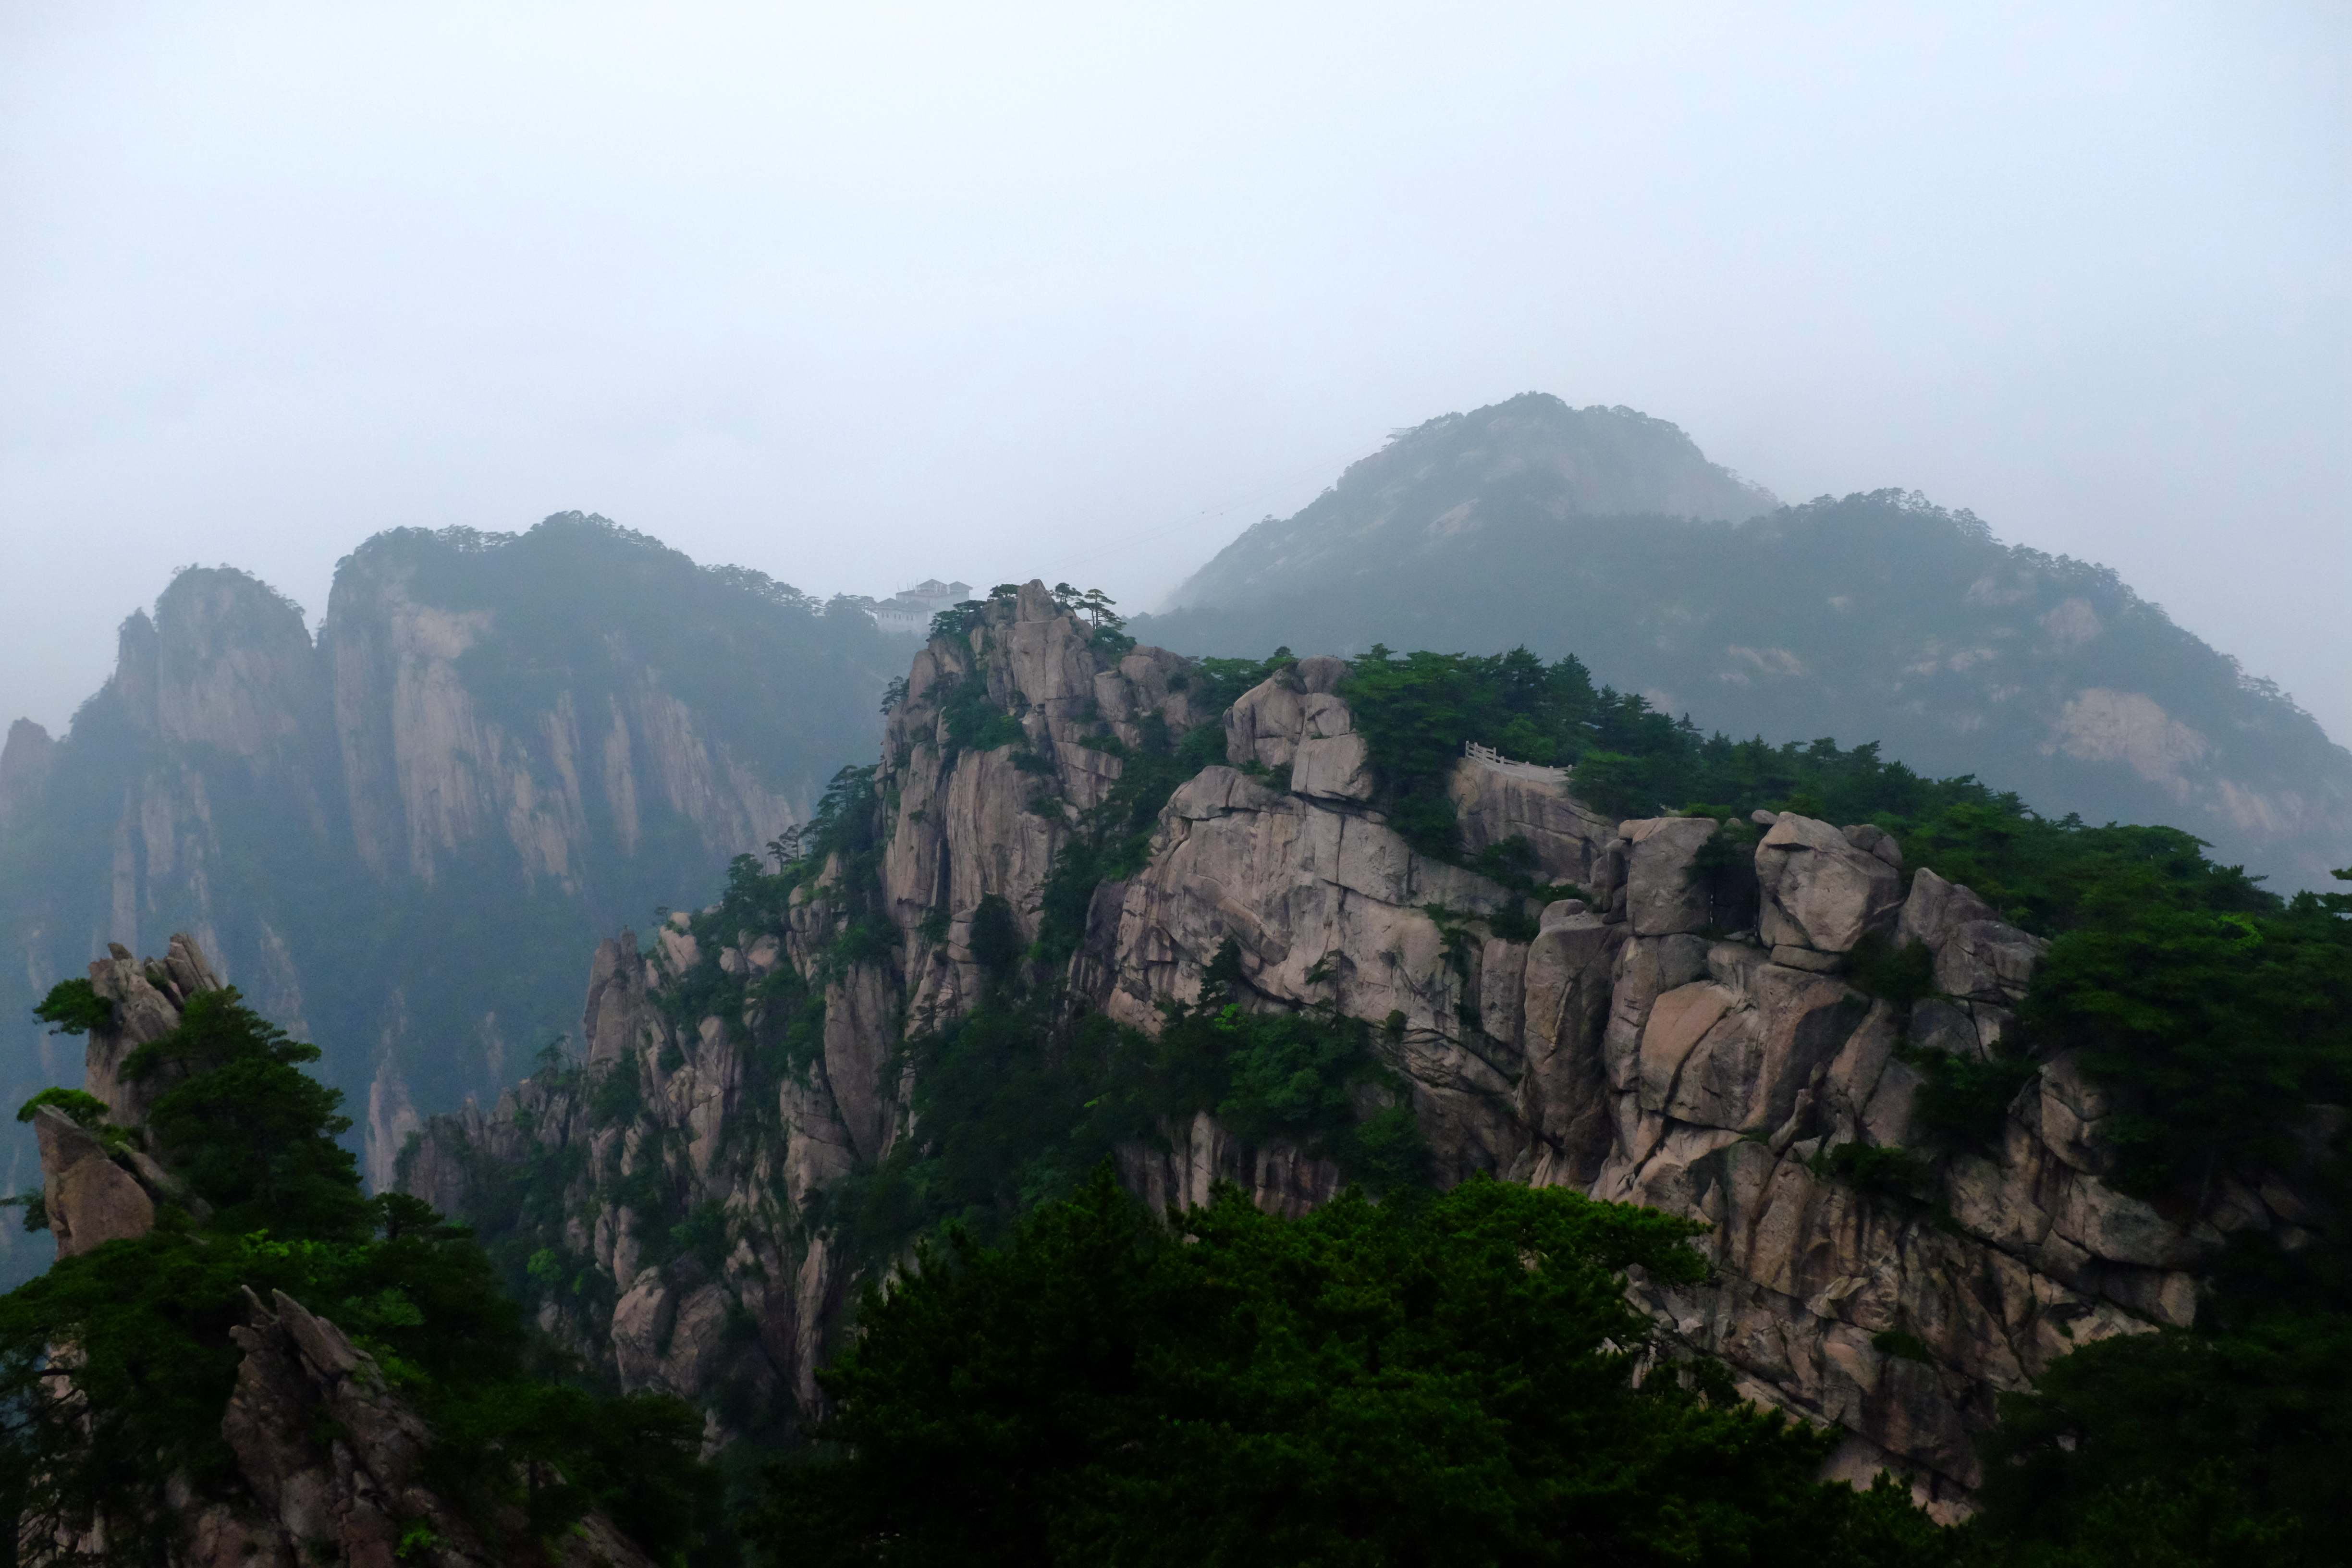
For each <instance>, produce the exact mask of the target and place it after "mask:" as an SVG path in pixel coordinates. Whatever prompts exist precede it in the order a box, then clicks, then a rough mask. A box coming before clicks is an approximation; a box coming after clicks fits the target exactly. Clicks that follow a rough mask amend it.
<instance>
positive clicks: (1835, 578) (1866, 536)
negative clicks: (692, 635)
mask: <svg viewBox="0 0 2352 1568" xmlns="http://www.w3.org/2000/svg"><path fill="white" fill-rule="evenodd" d="M1135 630H1136V631H1137V632H1138V633H1139V635H1141V636H1142V637H1145V638H1147V639H1148V640H1150V641H1153V642H1157V643H1160V644H1164V645H1165V646H1167V647H1172V648H1176V649H1180V650H1182V651H1186V652H1196V653H1213V654H1244V653H1249V654H1256V653H1263V652H1265V651H1267V650H1269V649H1271V648H1273V647H1276V646H1278V645H1282V646H1287V647H1292V648H1295V649H1297V650H1298V651H1299V652H1301V653H1338V654H1342V655H1345V654H1353V653H1357V652H1360V651H1362V650H1363V649H1365V648H1367V647H1370V646H1371V645H1372V644H1374V643H1385V644H1388V645H1390V646H1391V647H1427V648H1453V649H1461V650H1464V651H1467V652H1474V653H1475V652H1495V651H1500V650H1502V649H1506V648H1509V647H1513V646H1515V645H1519V644H1524V645H1526V646H1527V647H1530V648H1532V649H1534V650H1536V651H1537V652H1538V653H1541V654H1543V655H1545V656H1547V657H1557V656H1559V655H1563V654H1570V653H1572V654H1575V655H1577V656H1578V657H1579V658H1582V659H1583V660H1584V661H1585V662H1586V663H1587V664H1588V665H1589V666H1591V669H1592V671H1593V674H1594V676H1595V677H1596V678H1597V679H1601V680H1604V681H1607V682H1610V683H1612V684H1613V685H1615V686H1617V687H1619V688H1620V689H1624V690H1629V691H1634V692H1639V693H1641V694H1643V696H1645V697H1647V698H1648V699H1649V700H1650V701H1651V702H1652V703H1653V705H1654V706H1655V707H1657V708H1659V709H1662V710H1666V711H1668V712H1672V713H1675V714H1677V715H1681V714H1685V713H1686V714H1688V715H1689V716H1690V717H1691V719H1692V720H1693V721H1696V723H1698V724H1699V725H1700V726H1701V727H1703V728H1706V729H1709V730H1716V729H1720V730H1724V731H1729V732H1730V733H1733V734H1735V735H1742V736H1745V735H1752V734H1761V735H1763V736H1766V737H1768V738H1769V739H1771V740H1774V741H1781V740H1787V739H1790V738H1810V737H1813V736H1822V735H1833V736H1835V737H1837V738H1838V739H1840V740H1842V741H1845V742H1859V741H1877V742H1881V743H1882V745H1883V748H1884V751H1885V755H1887V756H1888V757H1890V758H1896V759H1900V760H1901V761H1903V762H1906V763H1909V764H1910V765H1911V766H1913V767H1914V768H1916V769H1917V770H1919V771H1920V772H1922V773H1929V774H1950V773H1975V774H1977V775H1978V776H1979V777H1980V778H1982V779H1984V780H1985V781H1986V782H1987V783H1989V784H1992V785H1994V786H1995V787H1997V788H2000V789H2005V790H2014V791H2017V792H2018V793H2020V794H2021V795H2023V796H2024V797H2025V798H2026V799H2027V800H2028V801H2031V802H2032V803H2033V804H2034V805H2036V806H2037V807H2038V808H2040V809H2042V810H2043V811H2045V812H2052V813H2057V814H2063V813H2067V812H2076V813H2079V814H2081V815H2082V816H2084V818H2086V819H2088V820H2091V821H2094V822H2105V821H2110V820H2116V821H2137V822H2160V823H2165V824H2168V825H2171V826H2179V827H2181V828H2184V829H2186V830H2188V831H2189V832H2191V833H2194V834H2196V835H2197V836H2198V837H2200V838H2204V839H2206V840H2208V841H2210V843H2212V844H2213V845H2214V846H2215V847H2216V849H2217V852H2218V853H2219V854H2220V855H2221V857H2222V858H2225V859H2228V860H2231V861H2238V862H2242V863H2243V864H2245V865H2246V866H2247V867H2248V868H2250V869H2252V870H2254V871H2257V872H2260V873H2263V874H2265V875H2267V876H2268V877H2269V878H2270V879H2271V880H2272V884H2273V886H2275V887H2278V888H2281V889H2293V888H2298V887H2315V886H2319V885H2322V884H2324V883H2325V882H2326V873H2327V871H2328V869H2329V868H2334V867H2338V866H2342V865H2345V864H2346V863H2347V861H2352V752H2346V751H2345V749H2344V748H2343V747H2342V746H2339V745H2336V744H2335V743H2334V742H2331V741H2330V740H2329V739H2328V738H2327V736H2326V733H2325V731H2322V730H2321V729H2320V727H2319V725H2318V723H2317V722H2316V721H2314V720H2313V719H2312V718H2311V716H2310V715H2309V714H2307V713H2305V712H2304V711H2303V710H2301V709H2299V708H2297V707H2296V706H2295V705H2294V702H2293V701H2292V700H2290V699H2289V698H2288V697H2287V696H2286V695H2285V694H2284V693H2283V692H2281V691H2280V690H2279V689H2277V688H2276V687H2275V686H2273V685H2272V684H2270V683H2268V682H2266V681H2263V680H2261V679H2255V678H2253V677H2252V676H2250V675H2249V674H2248V673H2247V672H2246V671H2244V670H2242V668H2240V667H2239V666H2238V664H2237V662H2236V661H2235V660H2234V659H2232V658H2229V657H2228V656H2226V655H2225V654H2222V653H2221V652H2219V651H2217V650H2215V649H2214V648H2212V647H2208V646H2207V645H2206V644H2205V643H2204V642H2202V641H2201V640H2200V639H2199V638H2197V637H2194V636H2192V635H2191V634H2189V632H2187V631H2184V630H2182V629H2181V628H2180V627H2179V626H2175V625H2174V624H2173V623H2172V622H2171V620H2170V619H2169V618H2168V617H2167V616H2166V615H2165V614H2164V612H2163V611H2162V610H2161V609H2160V608H2158V606H2156V605H2152V604H2149V603H2148V602H2147V601H2146V600H2144V599H2142V598H2140V597H2139V596H2138V595H2136V594H2135V593H2133V592H2132V590H2131V589H2130V587H2128V586H2127V585H2126V584H2124V583H2123V582H2122V581H2121V580H2120V579H2119V578H2118V577H2117V576H2116V574H2115V573H2113V572H2112V571H2110V570H2107V569H2106V568H2104V567H2100V566H2095V565H2089V564H2085V563H2082V562H2078V561H2074V560H2070V559H2067V558H2064V557H2053V556H2050V555H2046V554H2043V553H2042V552H2038V551H2034V550H2032V549H2028V548H2025V547H2022V546H2014V545H2004V544H2002V543H2000V542H1999V541H1997V540H1996V539H1995V538H1994V537H1993V535H1992V533H1991V531H1990V529H1989V528H1988V527H1987V526H1986V525H1985V524H1984V523H1983V522H1981V521H1979V520H1978V519H1977V518H1975V517H1974V516H1972V515H1970V514H1969V513H1968V512H1966V511H1947V510H1943V509H1941V508H1938V507H1936V506H1933V505H1930V504H1928V503H1927V501H1926V500H1923V499H1921V498H1920V497H1918V496H1916V495H1914V494H1907V493H1904V492H1899V491H1893V490H1885V491H1879V492H1875V493H1873V494H1869V495H1854V496H1848V497H1846V498H1844V499H1843V500H1832V499H1830V498H1827V497H1824V498H1822V499H1821V500H1814V501H1811V502H1808V503H1806V504H1803V505H1800V506H1787V507H1783V506H1779V505H1777V504H1776V503H1775V502H1774V501H1773V500H1772V498H1771V497H1770V496H1769V495H1768V494H1766V493H1765V492H1763V491H1761V490H1759V489H1755V488H1753V487H1751V486H1748V485H1746V484H1745V483H1744V482H1743V481H1741V480H1739V479H1738V478H1737V477H1736V476H1735V475H1733V474H1731V473H1730V472H1729V471H1728V470H1726V469H1723V468H1717V467H1716V466H1715V465H1713V464H1710V463H1708V462H1707V461H1706V458H1704V457H1703V456H1702V455H1701V454H1700V452H1699V450H1698V448H1697V447H1696V446H1694V445H1693V444H1692V443H1691V442H1690V440H1689V439H1688V437H1685V436H1684V435H1683V434H1682V432H1681V431H1679V430H1677V429H1676V428H1675V427H1674V426H1671V425H1667V424H1665V423H1664V422H1662V421H1659V420H1655V419H1652V418H1648V417H1646V416H1643V415H1640V414H1636V413H1634V412H1633V411H1632V410H1629V409H1622V408H1609V409H1603V408H1585V409H1573V408H1570V407H1569V406H1568V405H1565V404H1563V403H1561V402H1560V401H1559V399H1557V398H1553V397H1549V396H1546V395H1540V394H1534V393H1530V394H1527V395H1522V396H1519V397H1515V398H1512V399H1510V400H1509V401H1507V402H1505V403H1499V404H1496V405H1492V406H1490V407H1486V408H1482V409H1479V410H1476V411H1475V412H1474V413H1470V414H1466V415H1463V414H1455V415H1448V416H1445V417H1444V418H1441V419H1434V420H1432V421H1430V422H1429V423H1427V424H1425V425H1423V426H1418V427H1417V428H1414V429H1412V430H1410V431H1407V432H1404V433H1402V434H1401V435H1399V436H1398V437H1396V438H1395V439H1393V440H1392V441H1391V442H1390V443H1389V445H1388V446H1387V447H1383V448H1382V449H1381V451H1380V452H1379V453H1377V454H1375V455H1374V456H1372V457H1370V458H1365V459H1363V460H1362V461H1360V462H1358V463H1356V464H1355V465H1353V466H1352V467H1350V468H1349V469H1348V470H1347V472H1346V473H1345V474H1344V475H1342V476H1341V478H1340V479H1339V483H1338V484H1337V485H1335V486H1333V487H1332V488H1331V489H1329V490H1327V491H1326V492H1324V494H1323V495H1322V496H1321V497H1319V498H1318V500H1315V501H1314V502H1313V503H1312V504H1310V505H1308V506H1307V507H1306V508H1305V509H1304V510H1301V511H1299V512H1298V513H1297V515H1296V516H1294V517H1291V518H1288V519H1286V520H1280V521H1276V520H1273V519H1269V520H1267V521H1265V522H1261V523H1259V524H1258V525H1257V526H1255V528H1252V529H1251V530H1250V531H1247V532H1246V533H1244V534H1243V535H1242V537H1241V538H1239V539H1237V540H1235V541H1234V542H1233V543H1232V544H1230V545H1228V546H1227V547H1226V548H1225V549H1224V550H1223V552H1220V553H1219V554H1218V555H1217V556H1216V557H1215V558H1214V559H1213V560H1212V561H1211V562H1210V563H1208V564H1207V565H1206V566H1204V567H1203V568H1202V570H1201V571H1200V572H1199V573H1198V574H1195V575H1194V576H1193V577H1192V579H1191V580H1190V581H1189V582H1187V583H1186V584H1184V585H1183V586H1182V587H1181V588H1180V589H1179V590H1177V592H1176V593H1175V594H1174V595H1172V596H1171V601H1170V607H1169V608H1168V609H1167V610H1166V611H1164V612H1163V613H1161V614H1160V615H1156V616H1146V617H1139V618H1138V620H1137V623H1136V626H1135ZM1664 804H1666V805H1679V804H1682V803H1676V802H1668V803H1664Z"/></svg>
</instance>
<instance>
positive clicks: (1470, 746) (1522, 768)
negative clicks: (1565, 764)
mask: <svg viewBox="0 0 2352 1568" xmlns="http://www.w3.org/2000/svg"><path fill="white" fill-rule="evenodd" d="M1462 754H1463V755H1464V756H1465V757H1467V758H1469V759H1470V760H1471V761H1472V762H1474V763H1479V764H1481V765H1482V766H1485V767H1490V768H1492V769H1494V770H1495V771H1496V773H1514V774H1517V776H1518V777H1520V778H1533V779H1543V780H1545V781H1547V782H1549V783H1551V784H1566V783H1567V782H1568V773H1569V770H1568V769H1566V768H1555V767H1549V766H1547V765H1545V764H1544V763H1523V762H1519V761H1517V760H1516V759H1515V758H1511V757H1507V756H1505V755H1503V753H1502V752H1498V751H1496V750H1495V748H1494V747H1492V746H1482V745H1480V744H1479V743H1478V742H1475V741H1465V742H1462Z"/></svg>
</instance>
